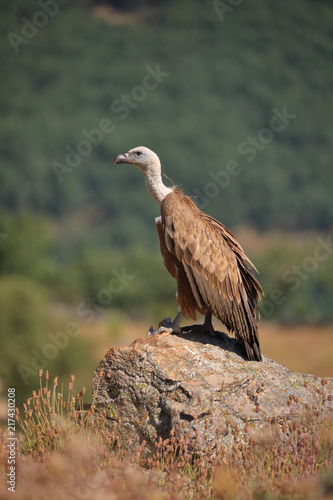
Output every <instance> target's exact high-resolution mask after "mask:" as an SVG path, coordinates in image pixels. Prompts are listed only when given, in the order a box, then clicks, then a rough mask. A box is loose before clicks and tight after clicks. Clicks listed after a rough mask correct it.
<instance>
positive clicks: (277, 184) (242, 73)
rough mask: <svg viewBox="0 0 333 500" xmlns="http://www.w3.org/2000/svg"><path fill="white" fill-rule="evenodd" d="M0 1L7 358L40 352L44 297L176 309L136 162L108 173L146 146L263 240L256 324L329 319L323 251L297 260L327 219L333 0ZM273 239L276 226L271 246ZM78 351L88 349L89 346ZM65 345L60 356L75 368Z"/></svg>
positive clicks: (1, 240)
mask: <svg viewBox="0 0 333 500" xmlns="http://www.w3.org/2000/svg"><path fill="white" fill-rule="evenodd" d="M0 7H1V16H0V30H1V37H0V58H1V68H2V75H3V77H2V78H1V80H0V107H1V122H0V162H1V166H0V204H1V208H2V214H1V216H0V316H1V335H2V343H3V354H4V356H5V357H6V356H7V354H8V353H11V352H12V351H13V349H14V346H15V345H18V343H19V344H20V345H21V346H22V348H21V350H20V351H19V352H18V353H17V360H19V359H22V357H24V352H23V351H24V350H27V349H28V352H30V351H29V349H30V347H31V346H33V345H36V343H37V344H38V342H39V343H40V345H41V346H42V345H44V344H45V338H46V337H45V335H46V332H47V328H48V327H49V326H50V325H49V324H48V322H49V320H48V319H47V318H45V316H43V314H42V311H45V308H46V307H49V305H50V304H54V303H59V302H66V303H68V304H70V305H71V307H73V308H74V310H75V311H76V313H75V314H76V316H80V315H81V317H82V318H88V316H89V312H90V313H91V315H92V311H94V310H101V309H103V308H104V309H110V308H111V309H112V310H115V311H116V310H118V311H119V310H121V311H125V312H126V314H128V315H132V317H138V316H149V317H150V316H154V317H155V318H156V319H157V318H159V319H160V318H161V317H163V316H165V315H170V314H172V313H173V312H175V297H174V292H175V282H174V281H173V280H172V278H171V277H169V275H168V273H167V271H166V270H165V269H164V267H163V264H162V261H161V257H160V255H159V250H158V238H157V234H156V230H155V224H154V217H155V216H156V215H158V207H157V206H156V204H155V202H154V201H153V200H152V199H150V197H149V195H148V193H147V192H146V189H145V186H144V182H143V178H142V174H141V173H140V172H138V171H136V170H135V169H134V168H133V167H131V166H118V167H117V168H116V167H114V166H113V158H114V157H115V156H116V154H118V153H120V152H124V151H127V150H128V149H130V148H132V147H134V146H137V145H140V144H142V145H146V146H148V147H150V148H151V149H153V150H154V151H156V152H157V153H158V155H159V156H160V158H161V161H162V167H163V171H164V173H165V174H166V175H167V176H168V178H170V179H172V181H173V182H175V184H177V185H180V186H181V187H182V188H183V189H184V191H185V193H186V194H188V195H192V196H196V197H197V202H198V205H199V207H200V208H202V209H203V210H204V211H206V212H208V213H209V214H211V215H213V216H214V217H216V218H217V219H219V220H221V221H222V222H223V223H224V224H225V225H226V226H228V227H229V228H230V229H231V230H234V229H236V228H237V227H240V226H249V227H252V228H253V229H254V230H255V231H257V234H258V238H259V235H260V238H262V237H263V236H262V235H263V234H267V243H265V245H264V247H263V248H261V247H260V245H258V248H255V247H254V248H252V249H251V250H250V252H249V251H247V248H246V247H245V250H246V251H247V253H249V256H250V257H251V259H253V261H254V262H255V264H256V266H257V267H258V269H259V270H260V272H261V276H260V280H261V282H262V284H263V288H264V290H265V293H266V299H265V300H266V302H264V303H263V317H267V318H268V319H271V318H274V319H277V320H279V321H283V322H289V323H293V322H329V321H332V319H333V313H332V307H331V304H330V290H331V289H332V284H333V264H332V258H330V255H328V257H327V259H325V261H321V262H319V261H318V262H317V264H318V266H317V267H316V269H315V270H314V271H310V270H309V269H310V268H309V262H308V261H307V260H306V259H307V258H308V257H311V256H313V252H314V250H315V248H316V246H317V245H318V243H317V239H316V238H317V237H318V235H319V234H321V235H322V237H323V238H326V237H327V235H328V234H329V232H330V230H331V228H332V216H333V197H332V187H333V186H332V160H331V133H332V116H333V113H332V111H333V110H332V93H331V90H332V78H333V70H332V64H331V61H332V52H333V45H332V36H333V35H332V34H333V29H332V28H333V7H332V5H331V4H330V2H326V1H315V0H295V1H294V2H292V3H290V2H276V1H274V0H267V1H266V2H261V1H260V0H253V1H252V2H240V3H239V5H238V6H235V5H234V2H233V3H232V2H228V0H226V1H225V2H224V1H221V2H219V1H213V2H211V1H208V0H201V1H199V0H197V1H190V0H182V1H180V2H178V1H177V2H176V1H175V0H174V1H167V2H162V1H159V2H152V1H148V0H140V2H135V1H132V0H128V1H125V2H123V1H119V0H118V1H117V0H114V1H109V2H98V1H96V0H95V1H92V0H71V1H70V2H63V1H62V2H60V0H59V1H58V0H49V1H47V0H45V1H44V0H40V1H35V0H32V1H30V2H26V1H25V0H13V1H11V2H9V3H8V2H4V0H0ZM52 9H53V10H52ZM39 12H42V15H41V14H38V13H39ZM43 13H44V14H43ZM147 82H149V85H148V84H147ZM155 84H156V85H155ZM232 165H233V166H234V168H232V167H231V166H232ZM168 182H169V181H168V180H166V183H168ZM271 231H279V234H284V235H283V236H281V237H280V238H278V240H276V239H275V240H274V245H271V244H270V243H269V241H270V236H269V235H270V234H271ZM305 232H307V236H305V237H304V236H302V238H305V239H304V241H303V240H301V244H299V240H300V236H299V235H300V234H301V233H302V234H304V233H305ZM241 243H242V241H241ZM244 246H245V242H244ZM304 263H305V264H306V265H305V264H304ZM294 265H299V266H300V267H301V271H295V269H294V268H293V266H294ZM304 266H305V267H306V269H308V271H306V270H305V271H304V269H303V267H304ZM302 269H303V278H300V277H299V276H298V275H297V272H298V273H301V272H302ZM313 269H314V266H313ZM114 273H118V275H117V276H119V273H120V278H119V280H120V282H121V280H122V279H123V281H124V278H121V276H122V274H121V273H125V274H124V275H125V276H130V277H133V279H130V280H129V281H128V285H123V289H122V290H121V293H120V292H119V293H115V292H114V290H113V289H112V286H111V285H109V283H111V281H110V280H111V278H112V276H113V277H114V276H115V275H114ZM286 273H287V274H286ZM288 273H289V275H288ZM283 276H287V278H286V279H284V278H283ZM304 276H306V277H304ZM297 278H298V279H299V280H300V285H299V286H298V287H297V288H295V286H296V284H295V283H296V281H295V280H296V279H297ZM288 279H289V282H288ZM293 279H294V281H293ZM118 285H119V284H118ZM119 290H120V288H119ZM274 290H278V292H279V293H276V292H274ZM279 294H280V295H279ZM278 295H279V299H277V298H276V297H278ZM47 305H48V306H47ZM29 310H30V311H31V312H30V313H29V312H27V311H29ZM41 331H43V332H44V333H43V335H44V337H43V336H41V334H40V332H41ZM35 336H37V337H38V339H39V340H38V342H37V337H35ZM23 339H26V342H27V343H28V344H27V345H26V344H24V343H23ZM75 345H76V351H75V352H76V353H77V355H78V356H79V357H80V359H81V360H82V359H85V358H84V355H83V354H82V353H83V352H85V353H86V352H87V350H86V345H85V343H84V341H83V340H82V339H81V340H79V341H78V343H76V344H75ZM21 351H22V352H21ZM75 352H74V350H71V349H66V355H65V351H64V355H63V356H62V359H61V361H60V359H58V361H57V362H59V363H60V362H61V363H65V364H66V363H67V365H66V366H67V368H68V366H69V364H70V360H71V359H73V357H75V355H76V354H75ZM80 353H81V354H80ZM17 362H18V361H17ZM55 363H56V361H55ZM54 366H55V367H57V366H58V365H56V364H55V365H54ZM8 369H9V368H8V367H7V365H6V366H5V365H3V369H2V374H4V373H6V371H8ZM56 369H58V368H56ZM61 369H62V368H61ZM13 370H14V368H13ZM14 371H15V370H14ZM14 371H13V377H14ZM0 376H1V373H0Z"/></svg>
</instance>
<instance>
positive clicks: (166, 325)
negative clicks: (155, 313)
mask: <svg viewBox="0 0 333 500" xmlns="http://www.w3.org/2000/svg"><path fill="white" fill-rule="evenodd" d="M182 319H183V315H182V313H181V312H179V313H178V314H177V316H176V317H175V319H174V320H173V321H171V319H170V318H166V319H164V320H163V321H161V323H160V324H159V327H158V328H157V329H156V330H153V327H152V326H151V327H150V328H149V331H148V337H150V336H151V335H155V333H180V332H181V328H180V323H181V321H182Z"/></svg>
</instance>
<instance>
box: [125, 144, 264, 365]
mask: <svg viewBox="0 0 333 500" xmlns="http://www.w3.org/2000/svg"><path fill="white" fill-rule="evenodd" d="M115 163H132V164H133V165H135V166H137V167H139V168H140V169H141V170H142V171H143V172H144V174H145V177H146V186H147V189H148V191H149V192H150V193H151V194H152V196H153V197H154V198H155V199H156V200H157V201H158V203H159V204H160V207H161V217H159V218H158V219H157V220H156V226H157V230H158V235H159V239H160V247H161V253H162V256H163V260H164V264H165V266H166V268H167V270H168V271H169V273H170V274H171V275H172V276H173V277H174V278H175V279H176V280H177V285H178V293H177V303H178V307H179V309H180V311H181V312H182V313H183V314H184V315H185V316H190V317H191V318H193V319H195V318H196V313H197V312H199V313H201V314H205V315H206V317H207V314H208V316H209V318H210V313H211V314H213V315H214V316H216V317H217V318H218V319H219V320H220V321H221V322H222V323H224V325H225V326H226V327H227V328H228V330H229V331H232V332H234V333H235V336H236V338H238V339H242V340H243V341H244V344H245V347H246V352H247V355H248V358H249V359H250V360H257V361H260V360H261V351H260V344H259V336H258V328H257V324H256V318H257V317H259V310H258V300H259V299H260V294H262V293H263V292H262V289H261V286H260V284H259V282H258V281H257V280H256V278H255V277H254V276H253V274H252V271H251V270H250V268H249V267H248V265H247V263H250V264H251V265H252V266H253V264H252V263H251V262H250V260H249V259H248V258H247V257H246V255H245V253H244V251H243V249H242V247H241V246H240V245H239V244H238V242H237V241H236V239H235V238H234V237H233V235H232V234H231V233H230V232H229V231H228V230H227V229H226V228H225V227H224V226H223V225H222V224H221V223H220V222H218V221H217V220H215V219H214V218H213V217H210V216H209V215H207V214H205V213H203V212H202V211H201V210H199V209H198V208H197V207H196V205H195V204H194V203H193V201H192V200H191V199H190V198H188V197H187V196H184V195H183V194H182V192H181V191H180V190H177V189H176V188H167V187H166V186H164V184H163V183H162V180H161V174H160V163H159V160H158V157H157V155H155V153H153V152H152V151H150V150H149V149H148V148H144V147H139V148H135V149H133V150H131V151H129V152H128V153H125V154H124V155H118V156H117V158H116V159H115ZM253 267H254V266H253Z"/></svg>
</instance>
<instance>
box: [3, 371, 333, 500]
mask: <svg viewBox="0 0 333 500" xmlns="http://www.w3.org/2000/svg"><path fill="white" fill-rule="evenodd" d="M58 389H59V388H58V380H57V379H54V381H53V384H50V386H49V379H48V374H47V375H46V377H43V376H42V374H41V373H40V387H39V389H37V390H36V391H34V393H33V395H32V397H31V398H30V399H29V400H28V401H27V403H26V405H25V407H24V408H23V410H21V411H17V423H18V425H20V426H21V428H22V431H23V432H22V434H21V435H20V438H19V441H18V454H17V466H18V467H17V477H18V480H17V490H16V493H15V498H17V500H30V499H33V500H42V499H43V500H44V499H45V498H47V499H48V500H57V499H59V498H61V499H63V500H73V499H79V500H83V499H85V500H93V499H94V500H96V499H97V500H104V499H105V500H107V499H108V500H118V499H119V500H121V499H129V500H132V499H133V500H141V499H142V500H144V499H147V500H155V499H156V500H158V499H160V498H162V499H163V498H164V499H166V500H185V499H192V498H193V499H201V498H203V499H204V498H208V499H212V500H213V499H223V500H243V499H244V500H273V499H285V500H287V499H307V500H321V499H322V500H324V499H329V498H332V494H333V463H332V458H333V455H332V444H333V425H332V424H333V422H332V421H331V420H328V419H327V418H324V417H323V416H322V415H323V413H322V411H321V409H322V408H320V405H319V407H318V408H316V409H314V410H313V411H312V412H309V413H308V414H306V415H303V416H302V417H298V418H297V420H294V421H287V420H285V421H284V423H283V425H282V426H281V425H279V424H278V423H277V422H275V421H271V422H270V423H269V424H268V428H267V429H266V430H265V431H261V432H259V433H257V434H255V435H251V432H250V430H249V429H246V428H245V434H242V433H240V431H239V430H238V429H237V426H236V427H233V426H232V425H231V424H230V426H231V428H230V431H231V432H232V433H233V435H234V444H233V446H232V447H231V449H229V450H228V451H226V450H224V449H222V448H220V447H216V448H215V453H214V454H213V455H211V454H209V453H204V452H203V451H202V450H201V449H200V447H199V446H200V445H198V448H197V449H196V450H195V451H193V450H190V449H189V447H188V442H187V441H186V439H185V440H181V441H176V439H175V437H174V435H173V434H172V433H171V436H170V438H169V439H166V440H164V441H163V440H161V439H159V441H158V442H157V443H156V445H155V452H154V453H152V454H151V455H150V456H147V455H146V454H144V453H143V449H144V446H143V445H144V443H141V444H140V443H139V442H138V443H137V446H136V448H135V449H126V448H124V447H122V446H121V445H120V444H119V442H118V441H117V436H116V434H115V432H114V431H112V429H111V430H110V429H108V428H107V427H106V425H105V419H106V415H102V416H100V417H98V419H97V417H96V416H95V415H94V409H93V408H92V409H90V411H89V412H85V413H83V412H82V410H81V409H80V404H81V403H82V398H83V392H84V391H80V392H79V393H77V392H76V391H75V388H74V377H72V378H71V381H70V382H69V384H68V389H67V390H66V391H64V390H63V388H62V393H58ZM64 392H66V395H65V394H64ZM78 403H79V408H78V407H77V404H78ZM325 403H326V406H327V400H326V401H325V398H323V401H322V405H324V404H325ZM77 408H78V409H77ZM6 443H7V435H6V433H5V432H3V431H1V432H0V460H1V463H2V464H3V467H2V472H1V475H2V480H3V481H2V485H1V486H0V498H1V499H2V500H7V499H9V498H12V496H13V493H11V492H9V491H8V490H7V487H6V476H5V473H6V472H5V470H6V462H7V453H8V451H7V447H6ZM330 471H331V472H330Z"/></svg>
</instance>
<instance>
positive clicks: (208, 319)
mask: <svg viewBox="0 0 333 500" xmlns="http://www.w3.org/2000/svg"><path fill="white" fill-rule="evenodd" d="M202 327H203V329H204V330H205V332H207V333H209V335H212V337H215V330H214V327H213V325H212V313H211V312H210V311H208V312H206V314H205V321H204V323H203V325H202Z"/></svg>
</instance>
